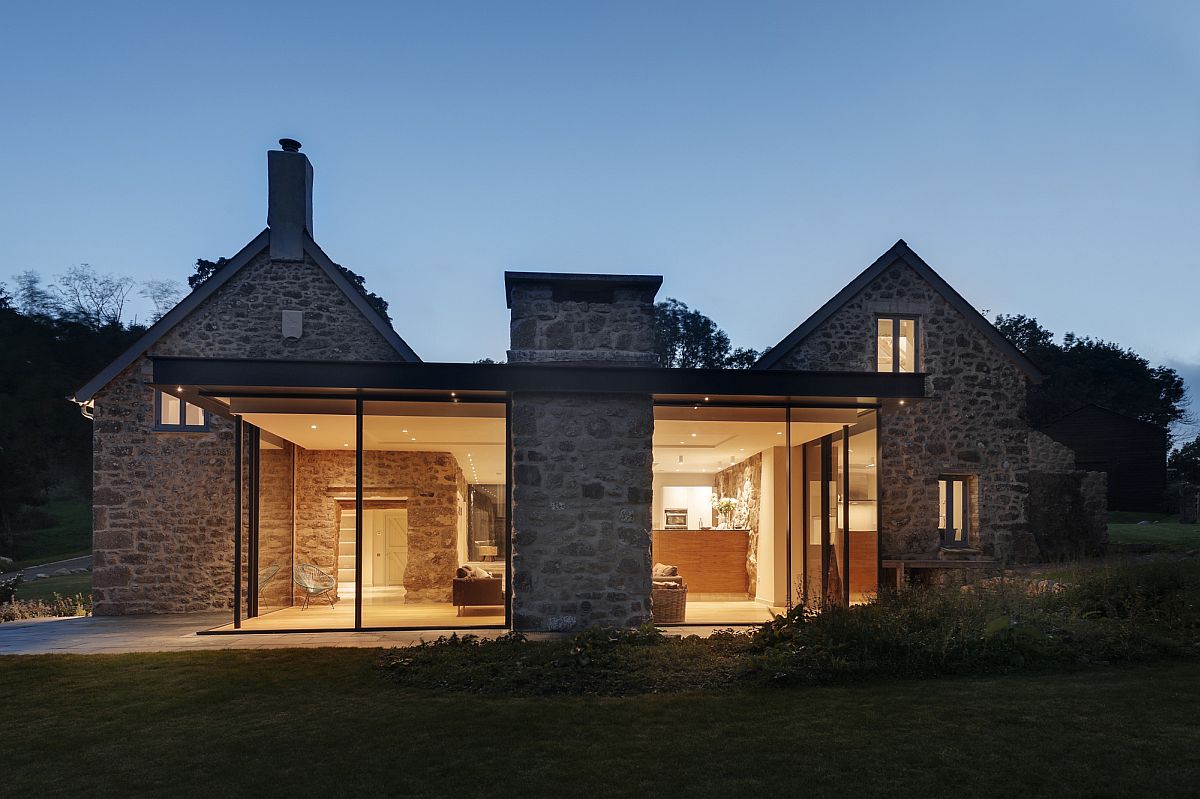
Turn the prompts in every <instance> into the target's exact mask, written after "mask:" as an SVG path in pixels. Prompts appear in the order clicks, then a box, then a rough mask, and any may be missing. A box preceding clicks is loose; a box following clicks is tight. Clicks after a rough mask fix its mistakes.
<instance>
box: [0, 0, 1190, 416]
mask: <svg viewBox="0 0 1200 799" xmlns="http://www.w3.org/2000/svg"><path fill="white" fill-rule="evenodd" d="M0 75H2V76H3V78H0V108H2V109H3V110H4V114H3V119H4V124H3V125H0V186H3V191H2V192H0V254H2V256H3V258H2V259H0V280H5V281H7V280H8V278H9V277H10V276H11V275H12V274H14V273H16V272H19V271H22V270H25V269H34V270H37V271H39V272H41V273H43V274H45V275H47V276H52V275H54V274H57V273H60V272H62V271H63V270H65V269H66V268H67V267H68V266H70V265H71V264H74V263H80V262H87V263H90V264H92V265H93V266H94V267H96V268H97V269H100V270H101V271H107V272H117V273H122V274H128V275H131V276H133V277H135V278H138V279H140V280H145V279H152V278H157V277H164V276H167V277H177V278H178V279H180V280H183V279H184V278H185V277H186V276H187V274H188V273H189V272H190V268H191V264H192V263H193V262H194V261H195V259H196V258H197V257H206V258H216V257H217V256H221V255H231V254H233V253H234V252H235V251H237V250H238V249H239V248H240V247H241V246H242V244H244V243H245V242H246V241H247V240H248V239H249V238H251V237H252V236H253V235H254V234H255V233H257V232H258V231H259V230H260V229H261V228H262V227H263V225H264V222H265V214H266V170H265V156H264V152H265V150H267V149H268V148H270V147H272V146H274V144H275V141H276V139H278V138H280V137H281V136H290V137H294V138H297V139H300V140H301V141H302V142H304V151H305V152H306V153H307V154H308V155H309V157H310V158H311V159H312V160H313V163H314V165H315V169H316V198H315V206H316V212H315V217H316V218H315V224H314V227H315V228H316V231H315V232H316V237H317V240H318V241H320V242H321V244H322V246H323V247H324V248H325V249H326V251H327V252H329V253H330V254H331V256H332V257H333V258H334V259H335V260H337V261H339V262H340V263H343V264H345V265H346V266H349V267H350V268H352V269H354V270H355V271H357V272H359V273H361V274H363V275H364V276H365V277H366V278H367V282H368V285H369V286H370V287H371V288H372V289H373V290H375V291H377V292H379V293H380V294H382V295H383V296H384V297H385V298H387V299H388V300H389V301H390V302H391V303H392V308H393V313H392V315H393V317H394V323H395V326H396V328H397V330H398V332H400V334H401V335H402V336H404V337H405V338H406V339H407V340H408V342H409V343H410V344H411V345H412V346H413V347H414V348H415V349H416V350H417V352H418V353H420V354H421V355H422V357H424V358H426V359H427V360H470V359H474V358H477V357H481V356H484V355H490V356H492V357H497V356H501V355H502V353H503V351H504V348H505V344H506V339H507V315H506V311H505V309H504V302H503V292H502V276H501V272H502V271H503V270H504V269H553V270H562V271H601V272H624V271H631V272H654V273H660V274H662V275H664V276H665V278H666V280H665V284H664V287H663V292H662V296H672V297H677V298H679V299H681V300H683V301H685V302H687V303H689V304H691V305H692V306H694V307H697V308H699V309H701V310H703V311H704V312H705V313H707V314H709V315H710V316H712V317H713V318H714V319H716V320H717V322H718V323H719V324H721V325H722V326H723V327H724V328H725V329H726V330H728V331H729V333H730V334H731V336H732V337H733V339H734V342H735V343H736V344H738V345H741V346H751V347H755V348H762V347H765V346H768V345H770V344H773V343H775V342H776V341H778V340H779V339H780V338H782V337H783V336H784V335H785V334H787V333H788V332H789V331H790V330H791V329H792V328H793V327H794V326H795V325H796V324H798V323H799V322H800V321H801V320H803V319H804V318H805V317H806V316H807V315H808V314H809V313H811V312H812V311H813V310H815V309H816V308H817V307H818V306H819V305H820V304H821V303H822V302H824V301H825V300H826V299H827V298H828V297H829V296H831V295H832V294H833V293H835V292H836V291H837V290H838V289H839V288H840V287H841V286H842V285H844V284H845V283H846V282H848V281H849V280H850V279H851V278H852V277H853V276H854V275H855V274H856V273H857V272H858V271H859V270H861V269H862V268H864V267H865V266H866V265H868V264H869V263H870V262H871V261H872V260H874V258H875V257H877V256H878V255H879V254H880V253H882V252H883V251H884V250H886V249H887V248H888V247H889V246H890V245H891V244H892V243H893V242H894V241H895V240H896V239H897V238H904V239H905V240H907V241H908V242H909V244H910V245H912V246H913V247H914V249H916V250H917V251H918V252H919V253H921V255H922V256H924V257H925V259H926V260H927V261H929V263H930V264H931V265H932V266H933V267H934V268H935V269H937V270H938V271H939V272H941V273H942V275H943V276H944V277H946V278H947V279H948V280H949V281H950V282H951V283H952V284H953V285H955V286H956V287H957V288H958V289H959V290H960V291H961V292H962V293H963V294H964V295H965V296H966V297H967V298H968V299H969V300H970V301H971V302H973V303H974V304H975V305H976V306H977V307H979V308H981V309H987V310H990V311H991V312H993V313H994V312H1006V313H1026V314H1030V315H1033V316H1036V317H1037V318H1038V319H1039V320H1041V321H1042V322H1043V324H1045V325H1047V326H1048V327H1049V328H1051V329H1052V330H1054V331H1055V332H1057V333H1059V334H1062V333H1064V332H1066V331H1068V330H1070V331H1074V332H1076V333H1078V334H1080V335H1092V336H1098V337H1103V338H1107V339H1111V340H1115V341H1118V342H1120V343H1122V344H1125V345H1128V346H1132V347H1134V348H1135V349H1137V350H1138V351H1139V352H1141V353H1142V354H1144V355H1146V356H1147V357H1149V358H1151V359H1152V360H1154V361H1157V362H1162V363H1166V364H1168V365H1171V366H1174V367H1176V368H1178V369H1179V370H1180V371H1181V372H1183V373H1184V374H1185V375H1186V376H1187V377H1188V378H1189V380H1190V382H1191V385H1192V388H1193V392H1195V391H1196V390H1197V386H1200V333H1198V332H1197V328H1196V326H1195V323H1194V321H1193V317H1194V316H1195V313H1196V311H1195V309H1196V302H1197V297H1198V296H1200V263H1197V255H1196V254H1197V252H1198V251H1200V248H1198V247H1197V245H1198V244H1200V241H1198V239H1200V4H1198V3H1175V4H1172V3H1156V2H1130V3H1125V4H1110V3H1104V2H1079V3H1074V2H1054V3H1045V2H1031V3H1023V2H1014V3H1004V4H982V3H958V2H954V3H841V4H802V3H785V4H774V3H754V4H735V3H726V4H711V3H700V2H687V3H629V4H625V3H615V2H606V3H595V4H588V5H585V4H582V3H494V2H489V3H478V4H473V3H439V4H432V3H429V4H396V3H387V4H354V3H338V4H306V3H304V2H299V0H294V1H293V2H288V3H262V2H259V3H219V2H210V3H203V4H196V3H193V4H186V5H185V4H165V3H163V4H151V3H138V4H133V3H128V4H123V3H105V4H98V3H94V2H87V3H79V4H71V3H54V4H50V3H40V4H33V3H26V4H24V5H23V6H18V5H15V4H14V5H9V6H6V11H5V24H4V25H3V27H2V28H0ZM135 306H136V307H135V310H136V311H138V312H139V313H141V314H142V315H143V316H144V315H145V313H146V306H145V305H144V304H143V303H141V302H140V301H139V302H137V303H135ZM1197 407H1200V406H1197ZM1197 415H1200V413H1198V414H1197Z"/></svg>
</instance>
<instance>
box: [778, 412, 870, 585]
mask: <svg viewBox="0 0 1200 799" xmlns="http://www.w3.org/2000/svg"><path fill="white" fill-rule="evenodd" d="M790 418H791V445H792V450H793V463H794V464H796V468H794V469H793V497H792V517H793V528H797V527H798V528H800V529H801V530H802V531H803V534H802V537H797V536H793V542H794V544H793V558H792V561H793V570H794V583H795V584H796V585H798V586H799V590H798V591H797V595H796V597H795V598H794V601H796V602H806V603H807V604H808V605H810V606H812V607H814V608H815V607H820V606H822V605H824V604H827V603H836V604H847V603H853V602H861V601H863V600H864V599H865V598H866V597H867V596H869V595H870V594H872V593H874V591H875V588H876V585H877V571H878V568H877V548H876V540H877V535H878V533H877V527H878V525H877V524H876V517H877V507H878V488H877V481H876V478H875V466H876V464H875V460H876V447H877V444H876V436H875V411H873V410H868V411H861V410H858V409H828V408H827V409H800V408H793V409H792V410H791V417H790ZM797 470H798V471H799V473H800V474H799V477H797V476H795V472H796V471H797ZM797 561H798V565H797Z"/></svg>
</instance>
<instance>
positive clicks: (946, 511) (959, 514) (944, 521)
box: [938, 477, 971, 547]
mask: <svg viewBox="0 0 1200 799" xmlns="http://www.w3.org/2000/svg"><path fill="white" fill-rule="evenodd" d="M969 503H970V494H969V493H968V492H967V478H965V477H941V478H939V479H938V532H939V533H940V535H941V538H942V546H945V547H965V546H968V545H969V544H970V541H971V530H970V526H971V521H970V520H971V514H970V506H969Z"/></svg>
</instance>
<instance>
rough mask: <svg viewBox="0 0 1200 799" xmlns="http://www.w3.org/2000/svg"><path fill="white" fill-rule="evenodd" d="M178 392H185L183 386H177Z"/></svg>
mask: <svg viewBox="0 0 1200 799" xmlns="http://www.w3.org/2000/svg"><path fill="white" fill-rule="evenodd" d="M175 390H176V391H183V386H175Z"/></svg>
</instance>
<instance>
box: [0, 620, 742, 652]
mask: <svg viewBox="0 0 1200 799" xmlns="http://www.w3.org/2000/svg"><path fill="white" fill-rule="evenodd" d="M228 621H229V615H228V614H227V613H199V614H179V615H171V616H103V617H90V616H89V617H80V618H67V619H30V620H28V621H14V622H8V623H5V624H0V655H46V654H54V655H97V654H120V653H125V652H193V651H199V650H211V649H315V648H318V647H328V646H334V647H366V648H388V647H395V646H412V645H413V644H416V643H419V642H420V641H421V640H426V641H431V640H433V639H435V638H437V637H438V636H439V635H450V633H452V632H456V633H458V634H459V635H463V634H464V633H473V634H475V635H478V636H480V637H485V638H494V637H495V636H497V635H500V634H502V633H503V632H504V631H503V630H495V629H490V630H470V629H466V630H464V629H457V630H409V631H395V632H361V633H356V632H349V631H347V632H336V633H252V634H245V633H243V634H238V635H197V634H196V631H197V630H208V629H212V628H213V627H217V626H219V625H222V624H225V623H227V622H228ZM716 629H718V628H716V627H683V628H678V630H677V632H678V633H679V634H682V635H703V636H707V635H711V634H712V632H713V631H714V630H716ZM725 629H727V628H725ZM530 637H531V638H552V637H557V636H554V635H553V634H535V635H531V636H530Z"/></svg>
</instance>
